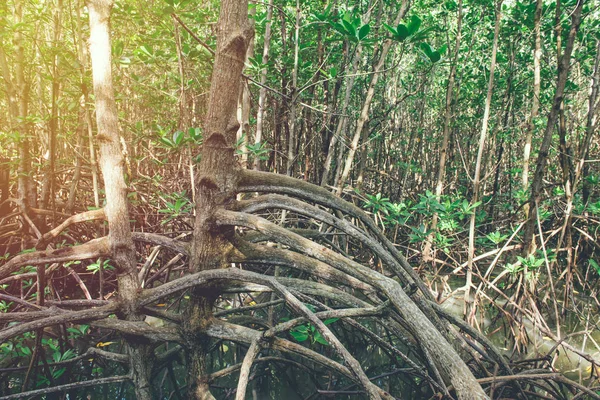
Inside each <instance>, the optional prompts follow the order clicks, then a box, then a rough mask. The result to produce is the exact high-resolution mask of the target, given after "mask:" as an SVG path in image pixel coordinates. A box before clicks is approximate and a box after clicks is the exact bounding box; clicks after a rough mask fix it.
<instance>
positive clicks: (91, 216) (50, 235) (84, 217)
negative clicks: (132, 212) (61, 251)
mask: <svg viewBox="0 0 600 400" xmlns="http://www.w3.org/2000/svg"><path fill="white" fill-rule="evenodd" d="M99 219H106V215H105V214H104V209H103V208H101V209H99V210H91V211H86V212H83V213H81V214H76V215H72V216H70V217H69V218H67V219H66V220H64V221H63V222H62V224H60V225H58V226H57V227H56V228H54V229H52V230H51V231H49V232H46V233H45V234H44V235H43V236H42V237H41V238H40V239H39V240H38V241H37V243H36V246H35V247H43V246H44V244H46V243H48V241H50V240H52V239H54V238H55V237H57V236H58V235H60V234H61V232H62V231H64V230H65V229H67V228H68V227H69V226H71V225H73V224H76V223H79V222H88V221H96V220H99Z"/></svg>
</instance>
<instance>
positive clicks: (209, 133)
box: [183, 0, 253, 400]
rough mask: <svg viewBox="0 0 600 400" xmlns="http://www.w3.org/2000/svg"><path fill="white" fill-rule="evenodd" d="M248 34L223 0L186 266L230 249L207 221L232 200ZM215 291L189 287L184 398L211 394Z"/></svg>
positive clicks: (233, 0)
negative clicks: (208, 332)
mask: <svg viewBox="0 0 600 400" xmlns="http://www.w3.org/2000/svg"><path fill="white" fill-rule="evenodd" d="M252 36H253V31H252V27H251V25H250V21H249V20H248V3H247V1H245V0H241V1H240V0H225V1H223V2H222V3H221V12H220V16H219V22H218V24H217V51H216V54H215V63H214V66H213V74H212V81H211V87H210V97H209V103H208V104H209V105H208V110H207V116H206V122H205V125H204V132H205V135H206V140H205V142H204V145H203V148H202V153H201V154H202V157H201V162H200V165H199V171H198V182H197V185H196V196H197V197H196V221H195V224H194V239H193V242H192V253H191V255H190V261H189V263H190V270H191V271H193V272H198V271H203V270H207V269H215V268H225V267H227V266H228V265H229V264H228V261H227V260H228V256H229V253H230V252H231V250H232V246H231V244H230V243H229V240H228V238H229V237H231V235H232V234H233V229H232V228H227V229H224V228H221V229H215V228H214V227H213V226H212V225H211V224H210V223H209V220H210V218H211V217H212V215H213V213H214V212H215V210H216V209H217V207H219V206H221V205H222V204H225V203H227V202H230V201H232V200H233V199H234V196H235V189H236V185H237V175H238V171H239V166H238V165H237V164H236V163H235V160H234V157H233V151H234V149H233V145H234V143H235V138H236V132H237V130H238V127H239V124H238V121H237V117H236V109H237V104H238V98H239V90H240V85H239V84H237V82H239V81H240V77H241V74H242V70H243V68H244V59H245V56H246V49H247V47H248V44H249V42H250V40H251V38H252ZM232 82H234V84H232ZM217 296H218V293H217V292H216V291H215V290H207V289H204V290H194V291H192V298H191V305H190V308H189V310H188V315H187V318H186V321H185V323H184V325H183V336H184V340H185V344H186V346H187V347H188V349H189V351H188V352H187V353H186V354H187V358H188V363H189V364H188V367H189V375H188V387H189V389H188V398H190V399H198V400H199V399H211V398H213V396H212V395H211V394H210V391H209V388H208V384H207V382H206V380H205V376H206V374H207V365H206V344H207V338H206V337H205V336H204V334H203V330H204V328H205V327H206V326H207V323H208V322H209V321H210V319H211V318H212V308H213V302H214V300H215V299H216V297H217Z"/></svg>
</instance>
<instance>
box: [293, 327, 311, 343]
mask: <svg viewBox="0 0 600 400" xmlns="http://www.w3.org/2000/svg"><path fill="white" fill-rule="evenodd" d="M290 335H292V337H293V338H294V339H295V340H296V341H297V342H304V341H306V340H307V339H308V333H307V332H298V331H295V330H292V331H290Z"/></svg>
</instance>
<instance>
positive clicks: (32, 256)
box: [0, 236, 111, 280]
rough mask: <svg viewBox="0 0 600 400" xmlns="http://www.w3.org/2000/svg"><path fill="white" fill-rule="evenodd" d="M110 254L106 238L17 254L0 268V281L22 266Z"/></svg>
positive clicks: (85, 258)
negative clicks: (71, 245)
mask: <svg viewBox="0 0 600 400" xmlns="http://www.w3.org/2000/svg"><path fill="white" fill-rule="evenodd" d="M110 254H111V253H110V249H109V246H108V237H106V236H105V237H101V238H99V239H93V240H90V241H89V242H87V243H84V244H80V245H78V246H73V247H63V248H60V249H56V250H44V251H36V252H33V253H25V254H19V255H18V256H16V257H14V258H13V259H11V260H10V261H8V262H7V263H6V264H4V265H3V266H1V267H0V280H2V279H4V278H6V277H8V276H9V275H10V274H12V273H13V272H15V271H17V270H18V269H19V268H20V267H22V266H23V265H42V264H51V263H56V262H64V261H75V260H87V259H90V258H97V257H108V256H109V255H110Z"/></svg>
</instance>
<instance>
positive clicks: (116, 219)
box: [87, 0, 154, 400]
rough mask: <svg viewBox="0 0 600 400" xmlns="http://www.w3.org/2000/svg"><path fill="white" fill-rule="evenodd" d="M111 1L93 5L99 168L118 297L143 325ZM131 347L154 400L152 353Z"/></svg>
mask: <svg viewBox="0 0 600 400" xmlns="http://www.w3.org/2000/svg"><path fill="white" fill-rule="evenodd" d="M112 5H113V2H112V0H89V1H88V3H87V7H88V10H89V17H90V55H91V59H92V77H93V82H94V95H95V98H96V123H97V126H98V134H97V136H96V139H97V141H98V143H99V147H100V168H101V170H102V175H103V176H104V189H105V192H106V206H105V208H104V211H105V214H106V218H107V220H108V229H109V233H108V239H109V246H110V253H111V257H112V260H113V262H114V263H115V264H116V267H117V282H118V293H119V297H120V300H121V304H122V313H123V316H124V318H125V319H126V320H129V321H140V320H141V319H142V316H141V315H140V314H138V311H137V297H138V293H139V291H140V289H141V286H140V282H139V279H138V275H137V261H136V255H135V246H134V244H133V240H132V237H131V230H130V227H129V211H128V209H127V185H126V183H125V170H124V168H123V164H124V161H123V154H122V150H121V146H120V141H119V121H118V115H117V106H116V103H115V98H114V90H113V84H112V70H111V66H112V64H111V58H112V57H111V44H110V30H109V29H110V28H109V20H110V11H111V8H112ZM125 339H126V342H127V343H128V353H129V358H130V368H131V372H132V376H133V383H134V387H135V393H136V397H137V399H138V400H151V399H152V398H153V395H152V386H151V384H150V373H151V372H152V358H153V354H154V353H153V351H152V348H151V347H150V346H148V345H146V344H144V342H143V341H140V339H139V338H135V339H133V340H132V339H130V338H128V337H125Z"/></svg>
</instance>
